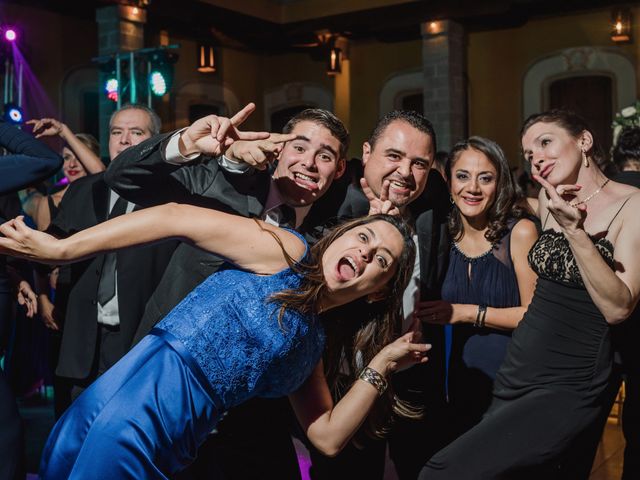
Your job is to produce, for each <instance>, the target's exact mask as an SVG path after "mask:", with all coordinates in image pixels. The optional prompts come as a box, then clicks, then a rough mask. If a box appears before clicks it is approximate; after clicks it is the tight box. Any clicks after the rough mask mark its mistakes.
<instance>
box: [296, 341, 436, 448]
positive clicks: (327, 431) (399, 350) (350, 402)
mask: <svg viewBox="0 0 640 480" xmlns="http://www.w3.org/2000/svg"><path fill="white" fill-rule="evenodd" d="M417 335H418V334H417V333H415V332H409V333H407V334H406V335H404V336H402V337H400V338H399V339H398V340H396V341H395V342H393V343H390V344H389V345H387V346H386V347H384V348H383V349H382V350H381V351H380V352H379V353H378V354H377V355H376V356H375V357H374V358H373V359H372V360H371V362H370V363H369V365H368V367H369V368H372V369H374V370H375V371H377V372H378V373H380V374H381V375H383V376H385V377H386V376H388V375H389V374H391V373H392V372H394V371H396V370H399V369H402V368H406V367H407V366H410V365H413V364H416V363H424V362H426V361H427V357H425V356H424V355H425V352H427V351H428V350H429V349H430V348H431V346H430V345H426V344H422V343H413V342H415V341H417ZM377 398H378V390H377V389H376V387H374V386H373V385H372V384H370V383H368V382H365V381H364V380H356V382H355V383H354V384H353V386H352V387H351V389H350V390H349V391H348V392H347V393H346V395H345V396H344V397H343V398H342V399H340V401H339V402H337V403H336V404H335V405H334V403H333V400H332V398H331V393H330V391H329V387H328V386H327V381H326V379H325V376H324V368H323V364H322V361H320V363H319V364H318V365H317V366H316V368H315V369H314V371H313V373H312V374H311V376H310V377H309V378H308V379H307V380H306V381H305V383H304V384H303V385H302V387H300V388H299V389H298V390H297V391H295V392H294V393H292V394H291V395H289V400H290V401H291V405H292V406H293V410H294V411H295V414H296V417H298V421H299V422H300V424H301V425H302V428H303V429H304V430H305V432H306V434H307V437H308V438H309V440H310V441H311V443H313V444H314V446H315V447H316V448H317V449H318V450H320V451H321V452H322V453H323V454H324V455H327V456H335V455H337V454H338V453H339V452H340V451H341V450H342V449H343V448H344V447H345V446H346V445H347V443H348V442H349V440H350V439H351V437H352V436H353V435H354V434H355V433H356V432H357V431H358V429H359V428H360V426H361V425H362V423H363V422H364V420H365V419H366V418H367V415H368V414H369V411H370V410H371V408H372V407H373V405H374V404H375V402H376V400H377Z"/></svg>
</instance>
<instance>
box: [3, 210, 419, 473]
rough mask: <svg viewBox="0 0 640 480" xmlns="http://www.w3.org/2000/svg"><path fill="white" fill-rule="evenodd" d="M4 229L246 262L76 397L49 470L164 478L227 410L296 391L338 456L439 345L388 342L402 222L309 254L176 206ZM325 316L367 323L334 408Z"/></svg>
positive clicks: (400, 277) (26, 239) (284, 238)
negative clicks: (397, 380)
mask: <svg viewBox="0 0 640 480" xmlns="http://www.w3.org/2000/svg"><path fill="white" fill-rule="evenodd" d="M0 231H1V232H2V233H3V234H4V235H5V236H6V237H8V238H5V239H0V251H5V252H11V253H12V254H19V255H21V256H23V257H27V258H31V259H37V260H40V261H51V262H55V263H59V262H61V261H62V262H63V263H64V262H69V261H74V260H79V259H83V258H87V257H88V256H91V255H95V254H96V253H98V252H103V251H107V250H113V249H118V248H124V247H129V246H133V245H140V244H145V243H149V242H155V241H158V240H161V239H164V238H169V237H178V238H181V239H182V240H184V241H188V242H191V243H192V244H194V245H195V246H198V247H199V248H202V249H205V250H208V251H211V252H215V253H217V254H218V255H220V256H223V257H224V258H226V259H228V261H229V263H230V264H233V265H235V267H236V268H231V267H230V268H228V269H226V270H222V271H220V272H218V273H216V274H214V275H212V276H211V277H209V278H208V279H207V280H205V281H204V282H203V283H202V284H201V285H200V286H198V287H197V288H196V289H195V290H194V291H193V292H192V293H191V294H189V295H188V296H187V297H186V298H185V299H184V300H183V301H182V302H181V303H180V304H179V305H178V306H177V307H176V308H175V309H174V310H173V311H172V312H171V313H170V314H169V315H168V316H167V317H166V318H165V319H164V320H162V321H161V322H160V323H159V324H158V325H157V328H155V329H154V330H153V331H152V332H151V334H150V335H148V336H147V337H145V338H144V339H143V340H142V341H141V342H140V343H139V344H138V345H137V346H136V347H135V348H134V349H132V350H131V351H130V352H129V353H128V354H127V355H126V356H125V357H124V358H123V359H122V360H120V361H119V362H118V363H117V364H116V365H114V366H113V368H111V369H110V370H109V371H108V372H106V373H105V374H104V375H103V376H102V377H100V378H99V379H98V380H97V381H96V382H95V383H94V384H93V385H92V386H91V387H89V388H88V389H87V390H86V392H85V393H84V394H83V395H82V396H80V397H79V398H78V399H77V401H76V402H75V403H74V404H73V405H72V407H71V408H70V409H69V410H68V412H67V413H66V414H65V415H64V416H63V417H62V418H61V419H60V421H59V422H58V423H57V424H56V426H55V427H54V429H53V431H52V433H51V436H50V438H49V441H48V443H47V445H46V447H45V450H44V454H43V460H42V465H41V476H42V478H45V479H54V478H55V479H60V478H105V479H107V478H108V479H114V478H118V479H123V478H136V479H139V478H158V479H161V478H167V477H168V476H170V475H171V474H173V473H175V472H177V471H179V470H181V469H182V468H184V467H185V466H186V465H187V464H188V463H189V462H191V461H192V460H193V458H194V456H195V454H196V451H197V447H198V446H199V445H200V443H202V441H203V440H204V439H205V437H206V436H207V434H208V433H209V432H211V431H212V430H213V428H214V427H215V426H216V423H217V421H218V420H219V418H220V415H221V414H222V413H223V412H224V411H225V410H227V409H229V408H231V407H233V406H235V405H238V404H239V403H242V402H244V401H246V400H248V399H249V398H252V397H255V396H265V397H271V396H283V395H289V397H290V400H291V403H292V405H293V408H294V411H295V412H296V414H297V416H298V419H299V420H300V422H301V424H302V425H303V427H304V429H305V431H306V433H307V436H308V437H309V439H310V440H311V441H312V442H314V444H315V445H316V447H318V448H319V449H320V450H321V451H322V452H324V453H325V454H328V455H333V454H336V453H337V452H338V451H339V450H340V449H341V448H342V447H343V446H344V445H345V444H346V443H347V442H348V440H349V438H350V437H351V436H352V435H353V433H354V432H355V431H356V430H357V429H358V428H359V427H360V426H361V424H362V423H363V421H364V420H365V419H366V418H367V415H368V413H369V412H370V410H372V409H373V408H374V405H375V404H382V405H384V404H385V403H386V406H392V396H391V392H390V390H387V391H386V392H385V388H386V380H385V377H386V376H387V375H388V374H389V373H390V372H392V371H394V370H396V369H398V368H403V367H407V366H410V365H412V364H414V363H419V362H425V361H426V357H425V356H424V353H425V352H426V351H427V350H428V348H429V347H428V346H427V345H424V344H420V343H414V342H415V341H417V337H415V336H414V334H413V333H408V334H406V335H404V336H402V337H400V338H399V339H397V340H396V341H392V340H393V339H394V338H396V337H397V336H398V331H397V328H398V326H399V325H400V302H401V299H402V295H401V292H402V291H403V289H404V287H405V286H406V283H407V281H408V278H409V276H410V274H411V267H412V266H413V258H414V255H415V250H414V248H415V247H414V244H413V241H412V239H411V233H410V231H409V229H408V228H407V227H406V225H405V224H404V223H403V222H402V221H401V220H399V219H397V218H396V217H392V216H388V215H378V216H371V217H365V218H363V219H358V220H355V221H352V222H349V223H347V224H344V225H342V226H339V227H337V229H335V230H334V231H332V232H331V233H329V234H328V235H327V236H325V237H324V238H323V239H322V240H321V241H320V242H318V243H317V244H316V245H314V246H313V247H312V248H310V249H309V248H307V247H306V244H305V242H304V240H303V239H302V238H301V237H300V236H298V235H297V234H295V233H294V232H291V231H289V230H282V229H279V228H276V227H273V226H270V225H267V224H265V223H263V222H260V221H257V220H254V219H247V218H242V217H237V216H233V215H227V214H224V213H221V212H217V211H212V210H209V209H203V208H199V207H194V206H187V205H177V204H167V205H163V206H159V207H154V208H149V209H146V210H142V211H139V212H133V213H131V214H129V215H123V216H121V217H118V218H116V219H113V220H110V221H108V222H105V223H102V224H100V225H97V226H95V227H93V228H90V229H87V230H84V231H82V232H80V233H77V234H76V235H73V236H71V237H69V238H67V239H64V240H55V239H54V238H53V237H50V236H48V235H47V234H45V233H43V232H37V231H33V230H31V229H29V228H27V227H26V226H25V225H24V223H23V222H22V220H21V219H20V218H18V219H16V220H13V221H11V222H8V223H6V224H5V225H3V226H2V227H0ZM352 302H360V303H361V305H362V310H361V311H362V317H361V318H358V319H350V318H339V315H335V312H339V309H340V307H341V306H343V305H346V304H348V303H352ZM328 311H332V319H334V320H333V321H340V322H352V321H357V322H360V323H361V326H360V331H359V332H358V334H357V335H356V342H357V343H356V345H355V348H357V349H358V350H360V351H361V352H362V354H363V357H362V359H363V361H364V363H363V364H362V365H366V368H365V369H364V370H363V372H362V374H361V376H360V377H359V378H360V380H357V381H355V383H354V384H353V386H352V387H351V390H350V391H349V392H348V393H347V395H345V397H344V398H343V399H342V400H341V401H340V402H338V403H337V404H335V405H334V404H333V401H332V397H331V394H330V389H329V387H328V385H327V382H326V380H325V375H324V372H325V369H326V370H331V369H332V368H334V367H335V365H330V364H331V363H335V362H339V361H340V359H339V358H335V359H332V358H329V359H327V364H323V361H322V353H323V351H324V347H325V335H324V329H323V326H322V323H323V317H325V316H326V314H327V313H326V312H328ZM336 317H338V319H337V320H335V318H336ZM326 341H327V343H329V342H332V339H331V338H327V340H326ZM385 345H386V346H385ZM332 350H339V349H332ZM383 393H384V394H385V395H382V394H383ZM379 397H380V398H379ZM377 400H378V401H377ZM378 406H380V405H378Z"/></svg>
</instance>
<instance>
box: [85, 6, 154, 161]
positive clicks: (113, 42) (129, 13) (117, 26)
mask: <svg viewBox="0 0 640 480" xmlns="http://www.w3.org/2000/svg"><path fill="white" fill-rule="evenodd" d="M146 21H147V12H146V11H145V10H144V9H142V8H135V7H131V6H126V5H110V6H108V7H100V8H97V9H96V22H97V23H98V55H99V56H103V55H112V54H115V53H118V52H128V51H132V50H137V49H139V48H142V47H143V46H144V24H145V22H146ZM107 75H108V73H107V72H102V71H101V72H100V74H99V77H98V78H99V80H98V81H99V85H98V92H99V94H100V95H99V96H98V98H99V104H98V108H99V122H100V153H101V155H102V156H103V157H108V156H109V148H108V144H109V118H110V117H111V114H112V113H113V111H114V110H115V109H116V104H115V102H112V101H111V100H109V99H107V97H106V94H105V93H104V83H105V81H106V80H107ZM122 83H123V84H124V83H125V79H124V78H123V79H122ZM125 101H126V99H125Z"/></svg>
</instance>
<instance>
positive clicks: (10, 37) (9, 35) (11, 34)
mask: <svg viewBox="0 0 640 480" xmlns="http://www.w3.org/2000/svg"><path fill="white" fill-rule="evenodd" d="M17 38H18V34H17V33H16V31H15V30H14V29H13V28H7V29H6V30H5V31H4V39H5V40H6V41H8V42H15V41H16V39H17Z"/></svg>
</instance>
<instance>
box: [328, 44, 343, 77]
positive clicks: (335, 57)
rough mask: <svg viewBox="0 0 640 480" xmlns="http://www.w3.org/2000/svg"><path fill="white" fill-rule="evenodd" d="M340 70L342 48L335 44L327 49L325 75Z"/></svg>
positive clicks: (333, 73) (335, 73)
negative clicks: (327, 57)
mask: <svg viewBox="0 0 640 480" xmlns="http://www.w3.org/2000/svg"><path fill="white" fill-rule="evenodd" d="M340 72H342V50H340V49H339V48H337V47H336V46H335V45H334V46H332V47H331V48H330V49H329V61H328V63H327V75H332V76H333V75H337V74H338V73H340Z"/></svg>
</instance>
